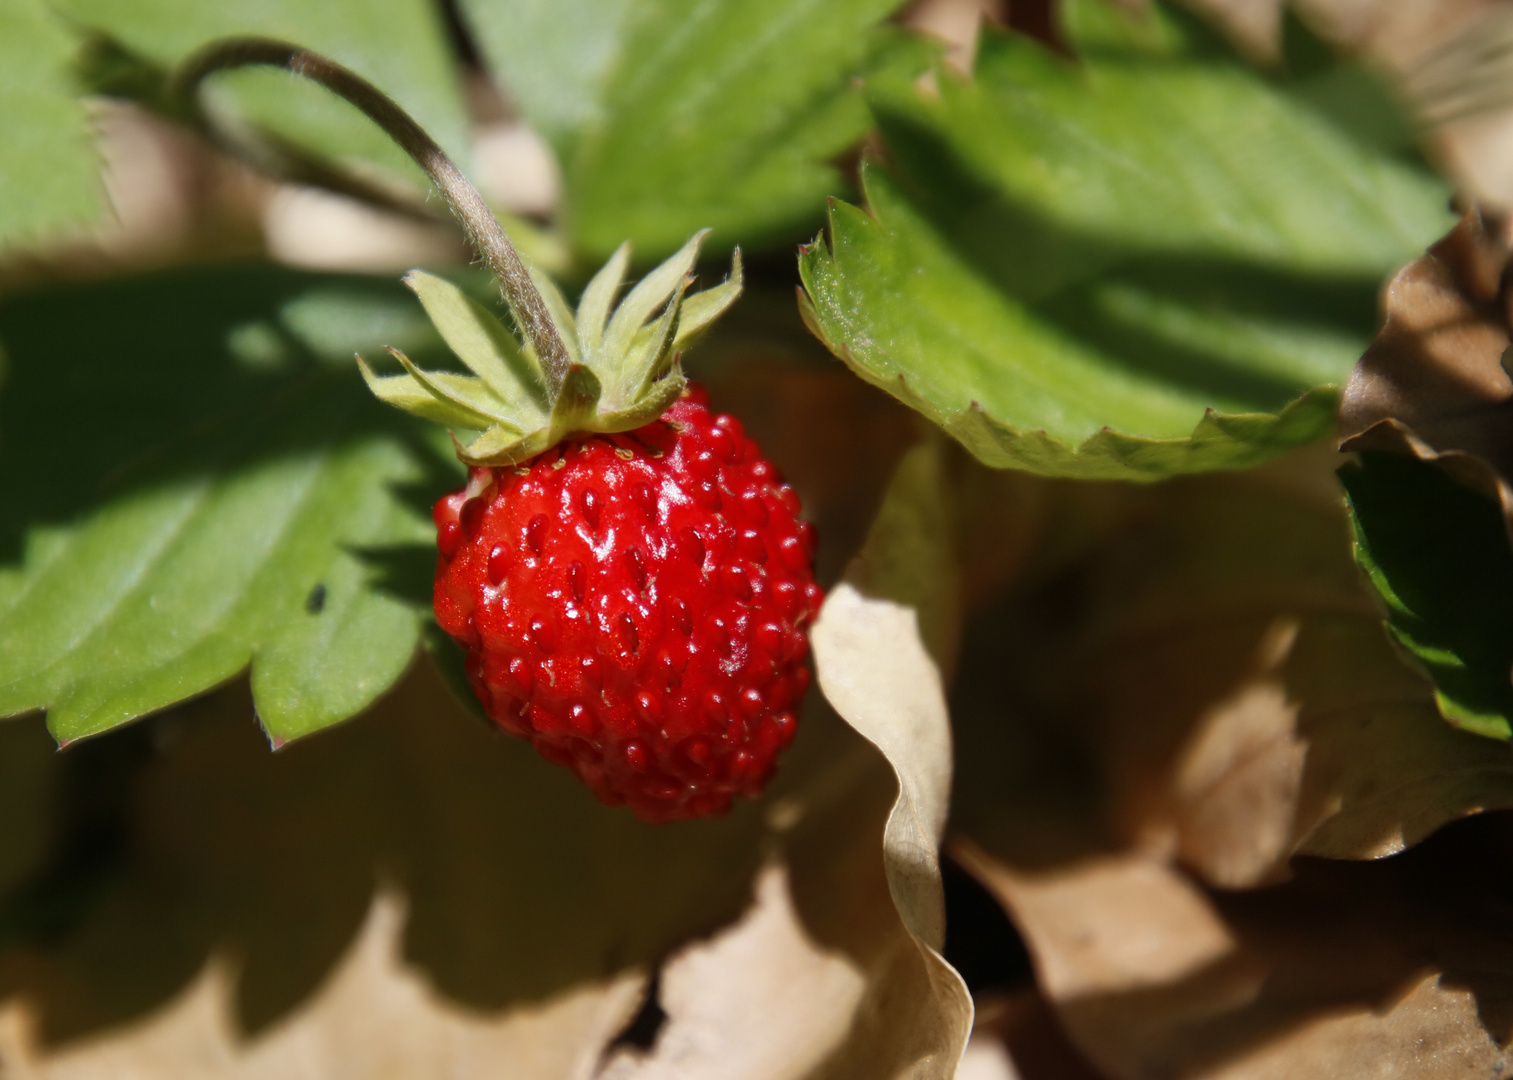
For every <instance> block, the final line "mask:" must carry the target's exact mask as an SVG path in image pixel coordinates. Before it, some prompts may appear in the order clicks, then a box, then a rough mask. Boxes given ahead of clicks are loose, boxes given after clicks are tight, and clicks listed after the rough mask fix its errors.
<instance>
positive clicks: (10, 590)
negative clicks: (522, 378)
mask: <svg viewBox="0 0 1513 1080" xmlns="http://www.w3.org/2000/svg"><path fill="white" fill-rule="evenodd" d="M322 309H324V311H325V314H324V316H322V315H321V311H322ZM84 311H87V312H88V313H89V316H88V318H81V317H80V312H84ZM310 319H313V320H314V321H315V322H316V323H318V324H319V325H320V326H321V327H322V334H320V335H314V336H310V335H306V334H304V333H302V332H301V330H300V325H301V323H302V322H303V321H305V320H310ZM344 328H345V332H346V334H347V339H346V341H345V342H343V343H341V344H340V346H339V347H336V348H333V346H337V343H336V342H334V341H331V340H329V338H330V336H331V335H334V334H338V333H341V332H342V331H343V329H344ZM375 334H381V335H383V337H382V338H381V339H380V340H378V341H375V340H374V338H373V335H375ZM0 340H3V341H4V342H5V344H6V348H7V351H8V353H9V355H10V358H11V377H10V382H9V385H8V386H7V391H6V393H5V394H4V395H3V396H0V430H3V432H4V443H3V444H0V715H9V714H14V713H18V712H25V711H27V710H31V709H46V710H47V712H48V723H49V726H50V728H51V730H52V732H53V734H54V735H55V736H56V737H58V738H59V739H60V740H63V741H67V740H71V739H76V738H80V737H83V736H86V735H92V734H95V733H98V732H101V731H105V730H107V729H109V728H111V727H113V726H115V725H118V724H121V723H125V722H126V721H129V720H131V719H133V718H135V717H137V716H140V715H142V714H143V713H147V712H151V711H153V710H156V709H160V708H163V707H164V706H166V705H169V704H172V703H173V702H175V701H179V700H182V699H184V698H186V697H189V696H192V695H194V694H198V693H201V692H203V691H204V690H206V689H208V688H210V687H212V686H214V685H216V684H218V683H220V682H223V681H225V680H226V679H228V678H231V677H232V676H234V675H235V674H236V673H237V672H238V671H241V670H243V669H244V668H246V667H247V665H248V664H249V662H250V663H251V666H252V684H253V688H254V693H255V695H256V699H257V706H258V711H259V715H260V716H261V719H262V722H263V725H264V727H265V728H266V729H267V731H268V733H269V735H270V736H271V737H272V738H273V739H274V740H275V741H281V740H284V739H289V738H294V737H297V736H299V735H303V734H306V733H308V732H311V731H314V730H317V729H319V728H322V727H325V726H327V725H329V724H332V723H335V722H337V721H339V720H343V719H345V718H346V717H348V716H351V715H352V714H354V713H355V712H357V711H359V710H360V709H362V708H363V707H365V706H366V705H367V704H369V703H370V702H372V701H373V700H374V698H376V697H377V696H378V695H379V694H380V693H382V692H383V691H384V690H385V689H386V688H387V687H388V686H389V685H390V684H391V683H392V682H393V681H394V680H395V679H396V678H398V676H399V674H400V672H401V671H402V670H403V669H404V667H405V665H406V663H407V662H408V661H409V658H410V656H411V654H412V652H413V648H414V644H415V640H416V636H417V633H418V627H419V623H420V613H419V611H418V610H417V607H416V606H415V605H414V604H413V603H412V602H410V601H409V600H407V599H405V598H401V597H399V596H396V595H394V594H393V593H391V592H389V591H387V590H386V589H385V588H383V587H381V585H380V583H379V582H377V581H376V580H375V577H376V575H375V568H374V566H373V565H371V564H370V563H369V561H368V560H367V558H366V557H365V556H364V554H363V552H364V551H365V550H368V549H379V548H385V549H387V548H395V547H402V546H404V545H418V546H421V547H423V548H424V547H428V546H429V545H430V544H431V543H432V542H433V541H432V538H431V530H430V528H429V527H428V525H427V523H426V521H425V515H424V507H423V505H421V504H423V502H424V501H425V499H426V498H429V497H434V495H435V494H439V492H440V490H442V489H443V488H444V486H445V485H446V484H448V483H454V482H455V479H456V477H457V473H456V466H455V464H454V463H451V462H450V461H449V458H450V455H449V454H448V452H447V450H446V448H445V447H444V446H443V445H441V443H440V440H439V439H437V438H435V437H434V436H433V435H432V434H431V433H430V432H429V431H427V430H422V428H423V427H424V425H418V424H415V423H414V422H412V421H410V420H408V419H406V418H405V417H404V416H403V415H402V414H401V413H398V412H396V411H394V410H392V409H389V408H387V407H385V406H383V405H382V404H381V403H379V402H378V401H376V400H375V399H374V398H373V396H372V395H371V394H370V393H369V392H368V390H367V389H366V388H365V387H364V386H363V385H362V382H361V380H360V379H359V378H358V377H357V375H356V373H355V372H353V371H352V368H351V366H350V364H351V361H350V359H349V358H350V356H351V352H352V351H353V350H355V349H358V348H364V349H369V350H371V349H373V348H375V347H377V346H378V345H379V344H380V343H381V342H382V341H387V342H394V343H396V344H404V345H406V346H407V347H409V348H410V349H412V350H413V351H416V352H417V355H422V356H439V355H442V347H441V343H440V341H439V340H438V339H437V338H436V337H435V334H434V332H433V331H432V330H431V329H430V327H429V325H428V324H427V323H426V322H425V320H424V318H423V316H422V314H421V312H420V311H419V310H418V309H417V308H416V306H415V305H414V301H413V300H411V299H410V298H409V296H408V295H407V294H406V293H405V292H404V290H403V289H401V288H399V287H398V286H397V284H394V283H391V282H387V281H382V280H376V279H365V278H353V277H326V276H318V275H303V274H294V273H289V272H286V271H281V270H275V269H272V268H269V267H258V266H251V267H244V268H236V269H231V268H228V269H221V270H205V269H198V270H196V271H194V272H193V273H192V274H184V273H180V274H176V275H158V276H153V277H148V278H142V279H135V280H127V281H120V282H112V283H108V284H101V285H93V286H87V287H70V288H60V289H56V290H52V291H48V292H44V293H38V294H33V295H27V296H19V297H13V298H11V299H9V300H8V301H7V302H6V303H5V304H4V305H0ZM249 343H252V344H250V345H249ZM253 345H255V347H253ZM342 354H345V355H344V356H343V355H342ZM62 402H67V403H68V410H69V416H70V418H71V423H70V426H69V429H68V430H67V431H60V430H59V428H58V426H57V418H58V416H59V415H60V414H59V407H60V403H62ZM438 434H439V433H438ZM402 485H410V486H412V487H414V486H416V485H418V489H417V490H418V491H419V492H421V493H422V494H421V498H420V499H419V500H417V504H415V505H412V504H410V503H407V502H406V501H404V500H402V499H401V498H399V497H398V493H397V491H396V488H397V487H399V486H402Z"/></svg>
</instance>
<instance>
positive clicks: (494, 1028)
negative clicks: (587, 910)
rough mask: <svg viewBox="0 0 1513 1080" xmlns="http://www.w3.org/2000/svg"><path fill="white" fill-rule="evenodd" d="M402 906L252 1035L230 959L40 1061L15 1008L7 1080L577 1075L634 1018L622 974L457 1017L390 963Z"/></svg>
mask: <svg viewBox="0 0 1513 1080" xmlns="http://www.w3.org/2000/svg"><path fill="white" fill-rule="evenodd" d="M404 908H405V904H404V901H403V899H402V898H401V897H400V896H399V895H398V894H396V893H395V892H393V891H385V892H381V893H379V894H378V895H377V896H376V897H375V898H374V901H373V905H372V908H371V909H370V910H369V912H368V915H367V918H366V920H365V921H364V923H363V926H362V929H361V930H360V932H359V934H358V937H357V939H356V940H355V941H354V942H353V943H352V946H351V947H350V948H349V949H348V950H347V952H346V954H345V955H344V956H342V957H341V959H340V960H339V961H338V963H337V964H336V965H335V967H334V968H333V970H332V971H331V972H330V973H329V975H328V976H327V977H326V978H325V980H324V982H323V984H322V986H321V987H320V989H319V990H318V991H317V993H316V994H315V996H314V997H313V998H312V999H311V1000H310V1001H309V1002H308V1003H306V1004H305V1005H304V1006H303V1007H302V1008H301V1009H300V1010H299V1011H298V1012H296V1013H294V1014H292V1015H290V1016H288V1017H286V1018H285V1019H283V1020H282V1021H280V1022H278V1023H277V1024H274V1025H273V1026H272V1027H270V1028H268V1029H267V1030H266V1031H264V1032H262V1033H260V1034H259V1035H257V1036H255V1037H253V1038H250V1039H249V1038H246V1037H244V1036H243V1035H242V1034H241V1032H240V1031H239V1029H238V1025H237V1023H236V1021H235V1019H234V1013H235V1001H234V999H235V993H236V991H235V981H236V976H235V972H234V966H235V965H234V963H233V962H232V961H230V960H229V959H228V958H226V957H217V958H216V959H214V960H212V961H211V963H210V964H209V965H208V966H207V967H206V969H205V970H204V971H203V972H202V973H201V974H200V976H199V977H198V978H196V979H195V980H194V981H193V982H192V983H191V984H190V985H189V986H188V987H187V988H186V989H185V990H183V991H182V992H181V993H180V994H178V995H177V997H176V998H175V999H174V1000H172V1001H171V1002H169V1003H168V1004H167V1005H166V1006H165V1007H164V1008H162V1009H161V1010H159V1011H158V1012H157V1013H155V1014H154V1015H152V1016H151V1017H150V1018H148V1019H147V1020H145V1021H144V1022H142V1023H140V1024H137V1025H134V1026H131V1027H128V1028H126V1029H124V1030H111V1031H107V1032H104V1033H100V1034H96V1035H93V1036H91V1037H89V1038H88V1039H85V1040H82V1041H80V1042H78V1043H75V1044H73V1045H71V1046H69V1047H68V1048H66V1049H64V1050H62V1051H60V1052H56V1053H50V1052H48V1050H47V1049H45V1048H44V1047H43V1046H42V1045H41V1044H40V1043H39V1042H38V1040H37V1039H36V1037H35V1032H34V1031H33V1024H32V1020H33V1018H32V1016H31V1015H30V1014H29V1012H28V1009H27V1007H26V1006H25V1005H24V1004H21V1003H16V1004H12V1005H10V1006H9V1007H7V1008H6V1009H5V1010H4V1011H0V1066H3V1068H4V1074H5V1076H6V1077H7V1078H10V1080H94V1078H96V1077H112V1078H119V1080H137V1078H141V1080H148V1078H151V1080H179V1078H183V1080H190V1078H195V1080H198V1078H201V1077H204V1078H216V1080H275V1078H276V1080H306V1078H308V1080H390V1078H392V1080H401V1078H410V1077H418V1076H441V1075H445V1076H457V1077H496V1076H497V1077H510V1078H511V1080H514V1078H517V1077H518V1078H519V1080H579V1078H583V1080H586V1078H588V1077H590V1076H593V1075H595V1071H596V1069H597V1066H598V1064H599V1061H598V1054H599V1048H600V1047H602V1046H604V1045H605V1043H607V1042H608V1041H609V1040H610V1039H611V1038H613V1037H614V1035H615V1033H616V1032H617V1031H619V1030H620V1029H621V1028H622V1027H623V1026H624V1025H625V1022H626V1021H627V1020H628V1019H629V1018H630V1016H631V1014H632V1013H634V1012H635V1010H636V1006H637V1004H638V1003H639V1001H640V998H641V994H642V992H643V984H644V982H645V975H644V973H642V972H637V971H630V972H625V973H622V974H620V975H617V976H615V977H614V978H611V979H607V980H604V981H602V982H598V983H589V984H585V985H583V986H580V987H575V988H573V989H571V990H568V991H566V992H564V993H561V994H559V995H555V996H554V997H552V998H550V999H548V1000H546V1001H544V1002H541V1003H538V1004H532V1005H529V1006H522V1007H519V1008H514V1009H510V1010H507V1011H505V1012H503V1013H497V1014H491V1015H490V1014H482V1013H476V1012H474V1011H472V1010H469V1009H464V1008H459V1007H458V1006H457V1004H456V1003H455V1002H451V1001H448V1000H446V999H445V998H443V997H442V996H441V995H439V994H437V993H436V991H435V990H434V989H432V988H431V987H430V986H428V985H427V983H426V981H425V980H424V978H423V977H422V976H421V975H420V974H419V973H418V972H416V971H414V970H413V969H409V968H407V967H406V965H405V964H404V961H403V959H402V957H401V955H400V953H401V946H402V933H403V928H404V923H405V910H404Z"/></svg>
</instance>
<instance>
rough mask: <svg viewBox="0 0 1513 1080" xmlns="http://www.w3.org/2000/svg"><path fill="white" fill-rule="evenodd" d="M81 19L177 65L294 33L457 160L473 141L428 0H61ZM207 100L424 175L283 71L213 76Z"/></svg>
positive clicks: (357, 118)
mask: <svg viewBox="0 0 1513 1080" xmlns="http://www.w3.org/2000/svg"><path fill="white" fill-rule="evenodd" d="M58 7H59V9H60V10H61V11H62V12H63V13H64V14H65V15H67V16H68V17H69V18H70V19H71V20H73V21H75V22H76V23H77V24H78V25H79V26H81V27H85V28H89V29H93V30H98V31H100V32H103V33H105V34H107V35H109V36H110V37H112V38H114V39H115V40H116V41H117V42H119V43H120V44H121V45H122V46H124V47H125V48H126V49H127V50H129V51H130V52H132V53H135V54H137V55H138V56H139V57H141V58H143V59H145V60H147V61H150V62H152V63H155V64H158V65H161V66H162V67H164V68H172V67H173V66H174V65H176V64H178V63H179V62H180V61H181V60H183V59H184V58H185V57H186V56H188V55H189V54H190V53H191V52H193V51H194V50H196V49H198V48H199V47H200V46H202V45H204V44H206V43H207V42H209V41H211V40H213V39H215V38H219V37H225V36H227V35H231V34H257V35H262V36H265V37H274V38H279V39H282V40H286V41H291V42H293V43H295V44H297V45H303V46H305V47H306V48H310V49H315V50H317V51H318V52H323V53H325V54H326V55H328V56H330V57H332V58H333V59H336V60H338V61H340V62H341V63H343V64H345V65H347V66H348V67H350V68H351V69H352V70H353V71H356V72H357V73H358V74H359V75H362V76H363V77H364V78H366V79H368V80H370V81H371V82H373V83H374V84H376V85H377V86H378V87H379V88H380V89H382V90H383V91H384V92H385V93H387V94H388V95H389V96H391V97H393V98H394V100H396V101H398V102H399V104H400V105H402V106H404V108H405V109H406V110H407V111H408V112H409V113H410V114H411V115H412V116H414V117H415V119H416V120H418V121H419V122H420V125H421V126H422V127H423V128H425V129H426V130H427V131H429V132H430V133H431V135H432V136H433V137H434V138H435V139H436V141H437V142H439V143H441V145H442V146H443V147H444V148H445V149H446V150H447V152H448V153H449V154H451V155H452V156H453V157H454V158H457V159H458V160H459V161H465V160H466V154H467V150H468V134H467V116H466V113H465V111H464V109H463V105H462V100H461V96H460V94H459V89H460V80H459V76H458V73H457V69H456V65H455V63H454V61H453V58H452V54H451V50H450V48H449V46H448V44H447V39H446V31H445V28H444V26H443V25H442V20H441V12H440V9H439V8H437V7H436V6H435V5H434V4H430V3H427V2H425V0H380V2H378V3H374V2H371V0H320V2H319V3H309V2H307V0H225V2H218V3H209V4H181V3H176V2H174V0H133V2H132V3H130V4H122V3H119V2H117V0H59V2H58ZM207 95H208V100H210V101H212V102H228V103H229V104H230V105H231V106H232V107H233V108H234V109H235V110H236V112H237V113H238V114H239V115H240V116H241V117H243V118H245V119H246V120H249V121H252V122H254V123H256V124H258V125H259V126H261V127H264V128H266V129H267V130H269V131H271V132H273V133H275V134H277V135H279V136H281V137H285V138H289V139H291V140H293V141H294V142H295V143H296V144H297V145H298V146H299V147H300V148H301V149H303V150H305V151H307V152H314V153H316V154H319V155H321V156H323V157H335V158H337V159H339V160H341V159H344V160H346V161H347V162H348V163H354V162H355V163H357V164H358V165H359V166H360V167H366V168H367V170H368V171H369V172H371V171H372V165H374V164H377V165H379V166H381V167H382V168H383V169H384V170H387V171H388V172H390V173H393V174H398V175H400V176H404V177H406V178H408V179H409V180H411V181H412V182H415V183H417V184H419V183H423V177H422V174H421V173H420V171H419V170H418V169H417V168H416V167H415V166H414V165H413V163H411V161H410V159H409V158H408V157H407V156H406V155H405V153H404V152H403V151H402V150H399V149H398V148H397V147H395V146H394V144H393V143H392V142H391V141H390V139H389V137H388V136H387V135H385V134H383V132H381V131H380V130H378V128H377V127H375V126H374V125H373V124H372V122H371V121H369V120H367V119H366V118H364V117H363V116H362V114H361V113H359V112H358V111H357V110H356V109H354V108H352V107H351V106H349V105H347V104H346V103H345V102H342V101H340V100H339V99H337V98H336V97H334V96H333V95H331V94H329V93H327V92H326V91H325V90H323V89H321V88H320V87H318V86H315V85H313V84H311V83H307V82H304V81H302V80H299V79H295V78H293V77H291V76H289V75H287V74H284V73H282V72H275V71H268V70H252V69H249V70H243V71H236V72H232V73H229V74H226V75H223V76H216V77H215V78H214V79H213V81H212V82H211V84H210V87H209V88H208V89H207Z"/></svg>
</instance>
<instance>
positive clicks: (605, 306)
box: [577, 240, 630, 364]
mask: <svg viewBox="0 0 1513 1080" xmlns="http://www.w3.org/2000/svg"><path fill="white" fill-rule="evenodd" d="M629 265H630V241H629V240H627V241H625V243H623V244H621V245H620V246H619V247H618V248H616V249H615V253H614V254H613V255H611V256H610V257H609V261H608V262H607V263H605V264H604V265H603V266H602V267H601V268H600V269H599V272H598V273H597V274H595V275H594V276H593V279H592V280H591V281H589V283H588V285H587V287H586V288H584V290H583V295H582V296H581V297H580V298H579V299H578V319H577V323H578V347H579V348H580V349H582V351H583V356H584V359H585V360H586V361H587V362H589V363H590V364H592V363H593V361H594V360H595V359H596V357H595V356H594V353H595V352H596V351H597V350H598V348H599V343H600V342H601V341H602V340H603V338H604V324H605V323H606V322H607V321H608V319H609V310H610V307H611V306H612V305H613V304H614V302H615V293H616V292H617V291H619V288H620V283H621V282H623V281H624V280H625V270H626V267H628V266H629Z"/></svg>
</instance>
